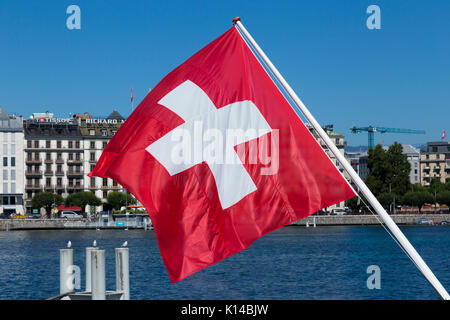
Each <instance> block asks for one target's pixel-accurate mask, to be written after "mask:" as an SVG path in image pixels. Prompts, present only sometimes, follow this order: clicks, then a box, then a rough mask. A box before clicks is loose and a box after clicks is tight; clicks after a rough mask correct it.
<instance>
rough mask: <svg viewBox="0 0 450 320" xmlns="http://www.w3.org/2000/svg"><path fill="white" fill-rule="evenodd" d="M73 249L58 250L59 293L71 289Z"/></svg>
mask: <svg viewBox="0 0 450 320" xmlns="http://www.w3.org/2000/svg"><path fill="white" fill-rule="evenodd" d="M73 287H74V286H73V249H60V250H59V293H60V294H64V293H68V292H72V291H73V289H74V288H73Z"/></svg>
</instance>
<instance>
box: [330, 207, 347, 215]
mask: <svg viewBox="0 0 450 320" xmlns="http://www.w3.org/2000/svg"><path fill="white" fill-rule="evenodd" d="M333 214H336V215H338V216H342V215H344V214H346V212H345V210H343V209H334V210H333Z"/></svg>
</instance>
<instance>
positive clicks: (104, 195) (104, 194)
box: [103, 191, 108, 199]
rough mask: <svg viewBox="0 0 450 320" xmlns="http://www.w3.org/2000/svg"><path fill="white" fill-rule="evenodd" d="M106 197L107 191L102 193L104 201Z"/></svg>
mask: <svg viewBox="0 0 450 320" xmlns="http://www.w3.org/2000/svg"><path fill="white" fill-rule="evenodd" d="M107 197H108V191H103V199H106V198H107Z"/></svg>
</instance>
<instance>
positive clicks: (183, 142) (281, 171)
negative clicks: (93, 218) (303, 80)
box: [89, 27, 355, 282]
mask: <svg viewBox="0 0 450 320" xmlns="http://www.w3.org/2000/svg"><path fill="white" fill-rule="evenodd" d="M230 132H231V134H230ZM236 132H238V133H239V132H240V133H241V135H239V134H237V137H236V136H233V134H234V133H236ZM242 132H245V134H243V135H242ZM229 134H230V136H229ZM230 137H233V138H230ZM89 176H99V177H109V178H112V179H114V180H115V181H117V182H118V183H120V184H121V185H123V186H124V187H125V188H126V189H127V190H128V191H130V192H131V193H132V194H133V195H134V196H135V197H136V198H137V199H138V200H139V201H140V202H141V203H142V204H143V205H144V206H145V207H146V208H147V211H148V212H149V215H150V218H151V221H152V223H153V227H154V229H155V232H156V236H157V239H158V244H159V247H160V251H161V255H162V258H163V261H164V264H165V266H166V268H167V271H168V273H169V276H170V279H171V280H172V282H176V281H179V280H181V279H183V278H185V277H187V276H189V275H191V274H193V273H194V272H197V271H199V270H201V269H203V268H205V267H207V266H210V265H212V264H214V263H216V262H218V261H220V260H222V259H224V258H226V257H229V256H230V255H232V254H235V253H237V252H239V251H241V250H243V249H245V248H247V247H248V246H249V245H250V244H252V243H253V242H254V241H255V240H256V239H258V238H259V237H261V236H263V235H265V234H267V233H269V232H271V231H274V230H276V229H278V228H280V227H282V226H285V225H287V224H290V223H292V222H294V221H297V220H299V219H302V218H304V217H307V216H308V215H311V214H312V213H314V212H316V211H318V210H320V209H322V208H324V207H327V206H330V205H333V204H335V203H338V202H341V201H343V200H345V199H348V198H351V197H353V196H355V194H354V192H353V190H352V189H351V187H350V186H349V185H348V183H347V182H346V181H345V179H344V178H343V176H342V175H341V173H340V172H339V171H338V169H337V168H336V167H335V166H334V165H333V163H332V162H331V160H330V159H329V157H328V156H327V155H326V153H325V152H324V151H323V150H322V148H321V147H320V146H319V144H318V143H317V142H316V141H315V139H314V137H313V135H312V134H311V133H310V132H309V130H308V129H307V128H306V127H305V125H304V124H303V123H302V122H301V121H300V120H299V118H298V116H297V115H296V114H295V112H294V111H293V109H292V108H291V106H290V105H289V104H288V102H287V101H286V99H285V98H284V97H283V95H282V94H281V92H280V91H279V89H278V88H277V87H276V85H275V84H274V82H273V81H272V80H271V78H270V77H269V76H268V74H267V73H266V71H265V70H264V68H263V67H262V66H261V64H260V63H259V62H258V60H257V59H256V58H255V56H254V54H253V53H252V51H251V50H250V49H249V47H248V46H247V44H246V43H245V41H244V40H243V38H242V37H241V35H240V34H239V32H238V31H237V30H236V28H235V27H232V28H231V29H230V30H228V31H227V32H225V33H224V34H223V35H221V36H220V37H219V38H217V39H216V40H214V41H213V42H211V43H210V44H209V45H207V46H206V47H205V48H203V49H202V50H200V51H199V52H198V53H196V54H195V55H194V56H192V57H191V58H190V59H188V60H187V61H186V62H185V63H183V64H182V65H181V66H179V67H178V68H176V69H175V70H174V71H172V72H171V73H170V74H168V75H167V76H166V77H165V78H164V79H163V80H162V81H161V82H160V83H159V84H158V85H157V86H156V87H155V88H154V89H153V90H152V91H151V92H150V93H149V94H148V95H147V96H146V97H145V99H144V100H143V101H142V102H141V103H140V105H139V106H138V107H137V108H136V109H135V111H134V112H133V113H132V114H131V115H130V117H129V118H128V119H127V120H126V121H125V123H124V124H123V125H122V126H121V128H120V129H119V130H118V131H117V133H116V134H115V135H114V137H113V138H112V139H111V141H110V142H109V143H108V145H107V146H106V148H105V149H104V151H103V154H102V156H101V158H100V160H99V161H98V163H97V165H96V166H95V168H94V170H93V171H92V172H91V173H90V174H89Z"/></svg>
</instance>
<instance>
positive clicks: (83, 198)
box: [65, 191, 102, 211]
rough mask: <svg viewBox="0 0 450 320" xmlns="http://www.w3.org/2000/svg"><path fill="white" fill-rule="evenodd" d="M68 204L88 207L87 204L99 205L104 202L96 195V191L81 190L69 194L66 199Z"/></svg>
mask: <svg viewBox="0 0 450 320" xmlns="http://www.w3.org/2000/svg"><path fill="white" fill-rule="evenodd" d="M65 204H66V206H78V207H81V208H83V211H84V210H85V209H86V206H87V205H90V206H99V205H101V204H102V200H100V199H99V198H98V197H96V196H95V194H94V193H92V192H90V191H81V192H77V193H72V194H69V195H68V196H67V198H66V201H65Z"/></svg>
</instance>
